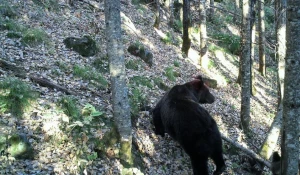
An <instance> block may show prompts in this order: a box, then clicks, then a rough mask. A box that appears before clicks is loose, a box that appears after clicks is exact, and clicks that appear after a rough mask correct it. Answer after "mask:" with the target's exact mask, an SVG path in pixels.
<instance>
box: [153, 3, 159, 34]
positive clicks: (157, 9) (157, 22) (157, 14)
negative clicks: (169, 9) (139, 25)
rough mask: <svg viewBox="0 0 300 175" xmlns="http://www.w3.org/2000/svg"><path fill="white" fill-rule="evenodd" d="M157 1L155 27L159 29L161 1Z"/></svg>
mask: <svg viewBox="0 0 300 175" xmlns="http://www.w3.org/2000/svg"><path fill="white" fill-rule="evenodd" d="M155 3H156V10H155V22H154V25H153V27H155V28H157V29H159V24H160V14H161V13H160V2H159V0H155Z"/></svg>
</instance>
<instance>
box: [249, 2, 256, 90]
mask: <svg viewBox="0 0 300 175" xmlns="http://www.w3.org/2000/svg"><path fill="white" fill-rule="evenodd" d="M255 2H256V1H255V0H251V3H250V7H251V8H250V11H251V19H250V21H251V24H250V25H251V65H250V66H251V95H252V96H255V95H256V88H255V73H254V57H255V49H254V46H255V39H256V37H255V32H256V24H255V21H256V15H255Z"/></svg>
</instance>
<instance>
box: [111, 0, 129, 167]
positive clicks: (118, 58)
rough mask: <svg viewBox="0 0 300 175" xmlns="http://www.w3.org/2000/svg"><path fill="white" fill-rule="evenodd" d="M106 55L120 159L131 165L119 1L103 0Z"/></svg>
mask: <svg viewBox="0 0 300 175" xmlns="http://www.w3.org/2000/svg"><path fill="white" fill-rule="evenodd" d="M105 24H106V37H107V43H106V46H107V48H106V49H107V54H108V58H109V70H110V76H111V88H112V104H113V116H114V120H115V125H116V126H117V129H118V133H119V136H120V158H121V160H122V161H125V162H126V163H129V164H131V163H132V156H131V147H132V134H131V130H132V127H131V118H130V107H129V102H128V93H127V91H128V89H127V86H126V81H125V79H126V73H125V60H124V51H123V46H122V43H123V42H122V36H121V17H120V0H105Z"/></svg>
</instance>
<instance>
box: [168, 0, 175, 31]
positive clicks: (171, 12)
mask: <svg viewBox="0 0 300 175" xmlns="http://www.w3.org/2000/svg"><path fill="white" fill-rule="evenodd" d="M169 1H170V3H169V9H170V21H169V26H170V27H173V26H174V2H173V0H169Z"/></svg>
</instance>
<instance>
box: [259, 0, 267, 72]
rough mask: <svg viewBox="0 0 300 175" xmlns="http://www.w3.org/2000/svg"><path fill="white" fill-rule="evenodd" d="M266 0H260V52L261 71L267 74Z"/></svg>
mask: <svg viewBox="0 0 300 175" xmlns="http://www.w3.org/2000/svg"><path fill="white" fill-rule="evenodd" d="M264 1H265V0H260V1H258V35H259V36H258V44H259V46H258V52H259V72H260V74H261V75H262V76H266V55H265V10H264V4H265V2H264Z"/></svg>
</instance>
